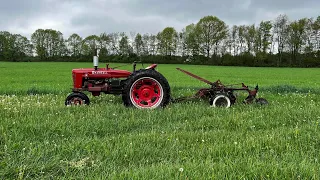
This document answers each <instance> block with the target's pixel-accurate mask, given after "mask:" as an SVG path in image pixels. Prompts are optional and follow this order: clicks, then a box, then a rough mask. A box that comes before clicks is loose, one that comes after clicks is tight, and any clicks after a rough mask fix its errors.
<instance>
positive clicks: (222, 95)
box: [173, 68, 268, 108]
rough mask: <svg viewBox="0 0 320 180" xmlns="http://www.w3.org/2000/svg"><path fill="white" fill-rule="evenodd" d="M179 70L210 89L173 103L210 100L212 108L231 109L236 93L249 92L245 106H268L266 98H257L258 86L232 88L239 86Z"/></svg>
mask: <svg viewBox="0 0 320 180" xmlns="http://www.w3.org/2000/svg"><path fill="white" fill-rule="evenodd" d="M176 69H177V70H179V71H181V72H183V73H185V74H187V75H189V76H191V77H193V78H195V79H198V80H200V81H202V82H204V83H206V84H208V85H210V87H209V88H201V89H199V90H198V91H197V92H196V93H195V94H194V95H193V96H188V97H180V98H176V99H174V100H173V103H177V102H182V101H186V100H192V99H209V104H210V106H213V107H226V108H228V107H230V106H232V105H234V104H235V103H236V100H237V98H236V96H235V94H234V92H235V91H247V92H248V96H247V97H246V98H245V99H244V100H243V101H242V103H244V104H252V103H258V104H261V105H265V104H268V101H267V100H266V99H264V98H257V93H258V90H259V87H258V85H257V86H256V87H255V88H254V89H252V90H250V89H249V87H248V86H246V85H245V84H244V83H240V84H239V85H240V87H238V88H235V87H231V86H234V85H237V84H233V85H224V84H222V83H221V81H220V80H217V81H215V82H211V81H209V80H206V79H204V78H202V77H199V76H197V75H195V74H192V73H191V72H188V71H186V70H183V69H181V68H176Z"/></svg>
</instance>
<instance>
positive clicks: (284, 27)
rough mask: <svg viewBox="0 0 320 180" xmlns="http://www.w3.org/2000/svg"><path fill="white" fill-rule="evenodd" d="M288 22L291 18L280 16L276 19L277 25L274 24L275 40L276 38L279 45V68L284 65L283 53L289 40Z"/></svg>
mask: <svg viewBox="0 0 320 180" xmlns="http://www.w3.org/2000/svg"><path fill="white" fill-rule="evenodd" d="M288 22H289V18H288V16H287V15H279V16H278V17H277V18H276V21H275V23H274V24H273V26H274V33H275V38H276V43H277V44H278V47H277V49H278V56H279V58H278V61H277V65H278V66H279V65H280V64H281V63H282V53H283V51H284V48H285V44H286V42H287V39H288V26H289V25H288Z"/></svg>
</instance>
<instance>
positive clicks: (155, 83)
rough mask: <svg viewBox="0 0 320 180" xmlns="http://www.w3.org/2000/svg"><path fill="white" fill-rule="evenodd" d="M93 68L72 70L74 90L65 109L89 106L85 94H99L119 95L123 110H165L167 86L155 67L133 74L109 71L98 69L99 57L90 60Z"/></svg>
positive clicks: (167, 96) (168, 87)
mask: <svg viewBox="0 0 320 180" xmlns="http://www.w3.org/2000/svg"><path fill="white" fill-rule="evenodd" d="M93 64H94V68H85V69H83V68H81V69H73V70H72V78H73V89H72V93H71V94H70V95H69V96H68V97H67V98H66V100H65V105H66V106H69V105H83V104H86V105H89V104H90V100H89V97H88V96H87V95H86V94H84V93H83V92H84V91H88V92H90V93H92V95H93V96H99V95H100V94H101V93H105V94H115V95H122V101H123V103H124V105H125V106H128V107H130V106H132V107H136V108H149V109H153V108H157V107H165V106H166V105H167V104H168V103H169V102H170V98H171V97H170V86H169V83H168V81H167V79H166V78H165V77H164V76H163V75H162V74H161V73H159V72H158V71H156V70H155V68H156V67H157V64H152V65H151V66H149V67H147V68H145V69H139V70H136V63H133V72H130V71H126V70H116V69H115V68H111V67H109V65H108V64H107V65H106V67H105V68H98V56H97V53H95V56H94V58H93Z"/></svg>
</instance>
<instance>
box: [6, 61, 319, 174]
mask: <svg viewBox="0 0 320 180" xmlns="http://www.w3.org/2000/svg"><path fill="white" fill-rule="evenodd" d="M4 65H8V66H6V67H7V68H8V67H9V66H10V67H11V66H12V67H14V66H15V67H16V69H15V70H13V71H12V72H9V71H7V70H6V72H7V73H8V72H9V74H10V73H12V74H13V72H16V73H17V74H19V73H21V74H20V75H21V77H19V76H15V77H14V76H7V75H5V76H3V79H4V82H6V83H4V85H5V86H3V85H2V86H1V87H0V91H1V92H2V94H6V93H7V92H9V93H8V94H10V95H0V109H1V111H0V117H1V118H0V119H1V121H0V179H22V178H25V179H47V178H66V179H70V178H71V179H74V178H76V179H85V178H89V179H97V178H102V179H106V178H107V179H128V178H130V179H179V178H181V179H211V178H213V179H225V178H227V179H319V178H320V177H319V175H320V174H319V172H320V166H319V165H318V164H319V162H318V161H319V156H320V152H319V145H320V141H319V139H320V137H319V136H320V134H319V133H318V131H319V123H320V116H319V114H320V110H319V105H320V103H319V102H320V98H319V95H318V94H317V93H312V92H310V93H309V92H307V91H306V92H305V93H296V92H295V91H292V92H290V93H285V92H284V91H281V92H282V93H273V92H269V91H266V90H264V89H263V87H264V85H265V86H266V87H271V88H272V85H273V84H279V85H281V84H289V83H285V82H287V81H285V80H284V79H281V78H277V77H278V76H276V75H275V74H276V73H275V72H277V73H280V72H282V71H283V72H282V73H283V74H285V72H287V74H289V75H287V79H288V82H292V84H293V86H294V87H296V88H298V89H299V88H300V89H302V88H304V87H312V88H315V89H317V88H319V87H318V84H317V83H318V82H317V81H316V80H315V79H314V78H310V77H311V75H310V74H308V73H306V72H307V71H308V72H309V71H310V72H311V74H312V75H313V76H314V77H317V71H315V70H316V69H311V70H305V69H301V70H299V69H277V68H274V69H273V68H271V69H268V68H240V67H239V68H236V67H206V66H188V65H159V68H158V70H159V71H160V72H162V73H163V74H164V75H165V76H166V77H167V79H168V81H169V83H170V84H171V86H172V91H173V94H174V97H179V96H184V95H189V94H192V93H194V92H195V89H196V88H197V87H198V86H200V87H201V86H202V87H207V85H205V84H204V83H202V82H199V81H198V80H195V79H192V78H191V77H188V76H186V75H184V74H183V73H181V72H178V71H177V70H175V67H182V68H183V69H186V70H188V71H191V72H194V73H195V74H199V75H200V76H203V77H205V78H207V79H210V80H216V79H217V78H218V75H217V76H215V75H214V72H217V71H219V70H220V72H219V73H220V74H221V76H220V77H223V76H224V78H219V79H220V80H221V81H222V82H226V83H238V82H241V81H242V80H243V82H244V83H246V82H248V83H246V84H247V85H249V86H252V87H254V86H255V84H256V83H257V82H259V85H260V87H261V89H262V90H261V92H260V93H259V96H260V97H265V98H266V99H268V100H269V102H270V105H269V106H266V107H260V106H256V105H249V106H245V105H242V104H241V100H242V99H243V98H245V93H244V94H242V93H239V100H238V102H237V105H235V106H233V107H232V108H230V109H221V108H211V107H209V105H208V102H206V101H193V102H186V103H178V104H170V105H169V106H168V107H167V108H165V109H159V110H137V109H133V108H125V107H124V106H123V105H122V102H121V97H119V96H113V95H102V96H100V97H92V96H89V97H90V99H91V102H92V103H91V105H90V106H85V107H65V106H64V100H65V97H66V95H67V94H68V93H69V91H70V88H71V85H72V81H71V69H72V68H75V67H91V64H89V63H1V66H4ZM130 68H131V67H130V66H129V67H128V68H127V69H128V70H130ZM2 69H3V68H2ZM5 69H6V68H5ZM230 69H234V70H233V73H234V74H237V72H238V75H237V76H234V75H231V74H233V73H231V72H230ZM258 69H259V70H258ZM49 70H52V74H50V73H51V72H50V73H49ZM227 70H228V71H227ZM249 70H250V71H249ZM261 71H270V73H266V74H264V73H263V72H261ZM25 72H28V73H30V74H32V73H34V74H35V75H34V76H33V77H29V78H28V77H27V75H25V76H22V74H23V73H25ZM288 72H291V73H295V74H294V75H292V74H290V73H288ZM297 72H301V73H299V75H300V76H299V77H297V78H294V76H298V75H297ZM28 73H27V74H28ZM224 73H225V74H224ZM229 73H230V74H229ZM260 73H262V74H264V75H262V74H261V75H260V76H259V74H260ZM53 74H57V76H56V77H54V76H53ZM211 74H212V76H211ZM247 74H248V76H247V77H245V76H246V75H247ZM249 74H251V76H249ZM280 74H281V73H280ZM267 75H268V76H267ZM211 77H212V78H211ZM257 77H258V78H257ZM289 77H292V78H289ZM305 78H309V79H307V80H306V79H305ZM13 79H14V80H13ZM38 80H40V81H38ZM41 80H42V81H41ZM10 81H14V82H15V83H16V84H15V85H17V88H14V87H11V86H9V84H10V83H7V82H10ZM33 81H34V83H36V84H37V85H38V86H37V89H36V90H38V91H39V92H41V91H43V92H45V93H43V94H42V93H40V94H37V93H35V94H34V95H26V93H25V91H26V90H29V88H30V87H33V86H34V85H35V84H32V83H31V84H30V82H33ZM18 82H20V83H18ZM260 82H261V83H260ZM301 82H305V84H299V83H301ZM59 83H60V85H57V84H59ZM18 84H20V86H18ZM305 85H306V86H305ZM51 86H52V88H51ZM7 87H8V88H9V90H8V88H7ZM10 88H12V89H10ZM68 88H69V89H68ZM10 92H15V93H10ZM275 92H276V91H275ZM14 94H15V95H14Z"/></svg>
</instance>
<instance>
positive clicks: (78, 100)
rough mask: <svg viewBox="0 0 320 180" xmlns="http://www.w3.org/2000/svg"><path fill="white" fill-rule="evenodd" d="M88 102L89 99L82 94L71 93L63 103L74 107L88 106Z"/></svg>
mask: <svg viewBox="0 0 320 180" xmlns="http://www.w3.org/2000/svg"><path fill="white" fill-rule="evenodd" d="M89 104H90V100H89V97H88V96H87V95H86V94H84V93H80V92H79V93H78V92H74V93H71V94H70V95H69V96H68V97H67V98H66V101H65V105H66V106H74V105H89Z"/></svg>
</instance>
